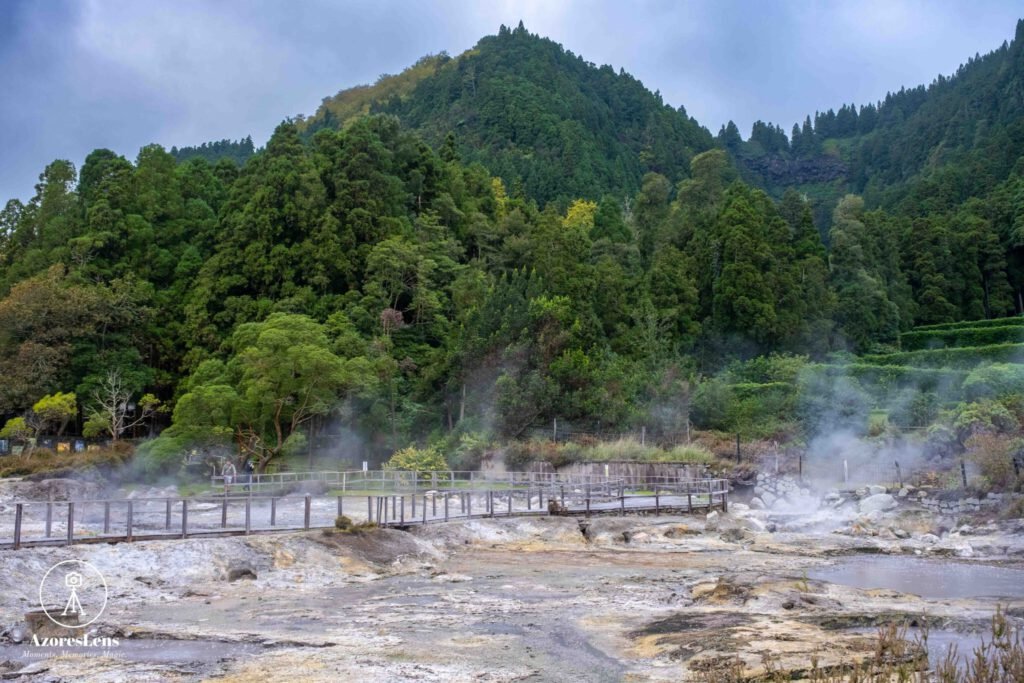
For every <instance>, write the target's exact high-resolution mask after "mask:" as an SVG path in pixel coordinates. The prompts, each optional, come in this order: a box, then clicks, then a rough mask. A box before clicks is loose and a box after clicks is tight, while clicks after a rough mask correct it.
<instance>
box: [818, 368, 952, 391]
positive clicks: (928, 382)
mask: <svg viewBox="0 0 1024 683" xmlns="http://www.w3.org/2000/svg"><path fill="white" fill-rule="evenodd" d="M818 367H819V368H820V369H821V371H823V372H826V373H828V374H830V375H834V376H835V375H848V376H850V377H854V378H856V379H857V381H858V382H860V383H861V384H862V385H864V386H879V387H881V388H887V387H893V386H898V387H903V386H912V387H917V388H920V389H921V390H923V391H936V390H939V389H953V390H956V389H958V388H959V387H960V385H961V384H963V381H964V379H965V378H966V377H967V375H968V373H969V372H970V371H969V370H966V369H965V370H952V369H948V368H922V367H913V366H909V365H870V364H868V363H850V364H849V365H820V366H818Z"/></svg>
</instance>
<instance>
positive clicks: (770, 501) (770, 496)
mask: <svg viewBox="0 0 1024 683" xmlns="http://www.w3.org/2000/svg"><path fill="white" fill-rule="evenodd" d="M761 500H762V501H764V506H765V507H766V508H770V507H771V506H772V505H774V504H775V501H776V500H778V498H777V497H776V496H775V494H774V493H769V492H768V491H765V492H764V493H763V494H762V495H761Z"/></svg>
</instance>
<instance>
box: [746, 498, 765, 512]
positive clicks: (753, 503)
mask: <svg viewBox="0 0 1024 683" xmlns="http://www.w3.org/2000/svg"><path fill="white" fill-rule="evenodd" d="M766 507H768V506H767V505H765V504H764V501H763V500H761V499H760V498H752V499H751V500H750V509H751V510H764V509H765V508H766Z"/></svg>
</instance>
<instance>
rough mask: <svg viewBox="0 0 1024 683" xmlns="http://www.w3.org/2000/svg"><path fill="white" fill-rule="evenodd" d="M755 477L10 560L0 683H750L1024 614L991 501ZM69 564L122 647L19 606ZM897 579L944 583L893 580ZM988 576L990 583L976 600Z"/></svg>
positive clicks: (1004, 524)
mask: <svg viewBox="0 0 1024 683" xmlns="http://www.w3.org/2000/svg"><path fill="white" fill-rule="evenodd" d="M759 485H760V486H761V488H762V491H760V492H759V496H758V497H759V498H760V497H761V496H763V494H764V493H765V491H767V489H768V488H769V487H772V489H773V490H772V495H774V496H775V498H776V500H773V501H771V503H772V504H771V505H764V499H763V498H761V503H762V504H761V505H758V504H757V503H754V505H752V506H748V505H745V504H740V503H734V504H733V505H731V506H730V512H729V513H728V514H724V515H723V514H712V515H710V516H709V517H708V518H705V517H699V518H697V517H674V518H668V517H660V518H655V517H625V518H618V517H595V518H592V519H589V520H581V519H577V518H571V517H545V518H529V519H494V520H477V521H471V522H453V523H450V524H447V525H445V524H438V525H430V526H427V527H424V528H421V529H417V530H414V531H412V532H408V533H407V532H403V531H397V530H377V531H372V532H367V533H363V534H341V533H323V532H309V533H296V534H282V535H274V536H259V537H249V538H241V537H236V538H225V539H208V540H187V541H181V540H176V541H161V542H151V543H135V544H119V545H98V546H91V545H90V546H77V547H72V548H70V549H69V548H34V549H27V550H21V551H16V552H15V551H10V552H4V553H2V554H0V570H2V571H0V633H2V635H0V676H2V677H3V678H5V679H14V680H32V681H73V680H89V681H147V680H152V681H164V680H171V681H176V680H182V681H186V680H187V681H192V680H225V681H253V680H293V679H297V678H301V679H304V680H307V681H320V680H323V681H337V680H353V681H356V680H378V681H405V680H418V681H479V680H483V681H519V680H535V681H603V680H607V681H619V680H629V681H669V680H672V681H679V680H706V679H707V677H708V676H710V675H711V674H710V673H709V671H714V670H715V669H722V668H727V667H734V668H735V667H736V660H737V658H738V659H739V661H740V662H741V663H742V665H741V666H742V668H743V670H744V675H746V676H748V677H754V676H756V675H758V673H763V671H764V669H763V667H764V666H765V663H764V658H765V656H766V655H768V656H769V657H770V659H771V661H772V663H771V666H774V667H776V668H780V669H783V670H788V671H791V672H794V674H795V675H797V677H799V672H800V671H806V670H807V669H808V668H809V667H810V666H811V665H812V662H817V664H818V666H820V667H828V666H833V665H837V664H839V663H841V662H850V661H856V660H858V659H860V658H863V657H866V656H868V655H869V654H870V652H871V651H872V650H873V648H874V644H875V641H874V637H873V635H872V634H871V633H870V630H871V628H872V627H875V626H878V625H880V624H883V623H886V622H888V621H892V620H909V621H916V622H917V623H924V622H927V623H929V624H931V625H932V626H933V627H936V628H942V629H946V630H948V631H952V632H956V631H972V630H977V629H979V628H981V627H983V626H984V625H985V624H986V623H987V620H988V619H989V617H990V615H991V614H992V612H993V611H994V609H995V605H996V603H997V601H998V602H1001V603H1002V604H1004V605H1007V606H1008V608H1009V610H1010V614H1011V615H1014V618H1015V619H1016V618H1018V617H1020V616H1024V593H1022V592H1021V591H1022V590H1024V588H1021V589H1020V590H1018V589H1017V588H1015V586H1024V582H1022V581H1019V580H1016V579H1017V576H1020V577H1024V570H1022V571H1021V573H1020V574H1019V575H1018V574H1016V572H1017V571H1018V569H1017V567H1018V566H1024V522H1022V521H1019V520H1010V521H994V520H992V519H989V518H988V517H991V515H988V516H985V515H984V513H985V510H983V509H981V506H980V505H979V510H978V511H972V510H967V511H965V512H962V513H961V512H960V511H959V504H958V507H957V512H955V513H953V512H942V511H941V510H933V509H931V508H929V507H927V506H925V505H924V504H922V503H921V500H922V499H921V497H920V496H919V495H917V494H915V492H913V491H908V492H907V493H906V494H905V495H901V491H886V490H882V491H878V490H871V489H865V490H863V491H860V492H858V491H853V492H831V493H828V492H827V493H826V494H825V495H824V496H823V497H821V498H815V497H814V495H813V494H812V493H811V492H810V491H807V492H806V493H803V492H801V491H800V487H799V486H795V487H794V488H793V489H788V485H781V484H780V483H779V482H769V481H767V480H765V481H762V482H760V484H759ZM784 489H786V490H784ZM779 494H781V496H780V495H779ZM911 494H914V495H911ZM837 495H838V497H836V496H837ZM878 496H885V497H886V498H882V499H879V498H877V497H878ZM890 498H891V502H890ZM779 499H781V501H783V502H782V503H779V502H778V501H779ZM840 500H842V502H841V503H840ZM752 502H753V501H752ZM950 509H951V508H950ZM70 558H80V559H84V560H87V561H88V562H90V563H92V564H93V565H95V566H96V567H97V568H99V569H100V570H101V571H102V572H103V574H104V575H105V576H106V579H107V582H108V584H109V586H110V600H109V606H108V608H107V611H106V612H105V613H104V615H103V617H102V619H101V620H100V621H99V622H97V624H96V625H94V626H93V627H91V628H92V629H93V635H94V636H107V637H112V638H114V637H116V638H117V639H118V646H117V647H112V648H109V649H107V650H104V651H100V652H97V651H94V650H90V651H83V649H82V648H69V649H65V650H64V651H58V650H55V649H52V648H51V649H47V648H40V647H36V646H35V645H34V644H33V643H32V639H31V632H30V630H31V629H30V627H29V626H28V624H27V623H26V622H25V620H24V615H25V614H26V613H27V612H30V611H32V610H34V609H37V607H38V604H37V603H38V599H37V595H36V594H37V587H38V584H39V580H40V577H41V576H42V575H43V573H44V572H45V571H46V569H47V568H48V567H49V566H51V565H52V564H53V563H55V562H57V561H60V560H64V559H70ZM851 558H852V560H851ZM853 560H856V563H851V562H853ZM846 563H851V564H846ZM890 563H897V564H890ZM907 563H909V565H908V564H907ZM953 570H955V571H953ZM830 572H832V573H830ZM865 572H867V574H868V575H867V576H866V577H865V576H863V574H864V573H865ZM890 572H891V573H892V574H893V575H895V574H898V573H900V572H902V573H903V574H904V575H905V574H907V573H908V572H909V573H910V574H911V576H913V577H922V578H921V581H928V579H927V578H924V577H928V576H934V577H937V582H933V583H935V585H934V586H931V587H932V588H933V590H930V591H923V590H917V589H916V588H915V585H914V581H910V582H909V586H902V589H894V588H891V587H886V584H887V583H888V580H887V575H888V574H889V573H890ZM986 572H1003V573H1004V574H1006V573H1007V572H1009V574H1007V575H1005V576H1004V575H1002V574H1001V575H998V576H996V577H995V578H991V577H992V576H993V575H991V574H990V573H986ZM951 575H956V576H961V575H962V577H963V581H960V582H959V583H958V584H957V586H956V589H955V590H954V589H953V588H951V587H948V586H945V584H944V583H943V581H942V580H938V579H943V577H948V576H951ZM819 577H829V578H819ZM1007 577H1008V578H1007ZM986 582H988V585H991V590H983V589H979V590H975V586H977V585H979V584H985V583H986ZM858 585H862V586H865V587H857V586H858ZM1007 586H1009V588H1007ZM965 588H966V589H965ZM944 591H945V592H946V593H948V595H947V594H944ZM920 593H925V594H927V595H928V596H929V597H921V596H920ZM983 595H984V596H989V597H979V596H983ZM865 631H867V632H865Z"/></svg>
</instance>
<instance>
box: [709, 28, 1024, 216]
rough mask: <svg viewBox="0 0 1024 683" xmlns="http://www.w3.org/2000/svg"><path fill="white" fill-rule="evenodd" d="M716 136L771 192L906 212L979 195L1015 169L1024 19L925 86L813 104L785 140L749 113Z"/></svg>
mask: <svg viewBox="0 0 1024 683" xmlns="http://www.w3.org/2000/svg"><path fill="white" fill-rule="evenodd" d="M719 141H720V142H721V143H722V144H723V145H724V146H726V147H728V148H729V149H730V150H731V151H732V152H733V154H734V155H735V157H736V158H737V159H738V160H739V162H740V164H741V166H742V167H743V169H744V171H745V175H746V177H747V179H748V180H751V181H754V182H756V183H757V184H759V185H761V186H762V187H766V188H768V189H770V190H773V191H774V192H773V193H775V194H781V191H782V190H784V189H785V188H787V187H799V188H801V189H803V190H805V191H807V192H808V194H810V195H811V196H817V197H819V198H821V199H824V200H832V201H831V203H832V204H834V200H835V199H836V198H837V197H838V196H841V194H842V193H845V192H854V193H856V194H862V195H863V196H864V198H865V200H866V202H867V203H868V205H869V206H883V207H886V208H890V209H898V210H900V211H902V212H907V213H915V214H918V213H922V212H927V211H935V210H939V209H950V208H952V207H954V206H956V205H957V204H959V203H961V202H963V201H965V200H966V199H968V198H970V197H981V196H984V195H986V194H988V193H990V192H992V191H993V190H994V189H995V188H996V186H997V185H998V184H999V183H1001V182H1002V181H1004V180H1006V179H1007V178H1008V177H1009V176H1010V175H1011V174H1012V173H1013V172H1014V171H1016V172H1020V171H1021V170H1022V167H1021V165H1020V158H1021V155H1022V154H1024V21H1020V22H1018V24H1017V30H1016V36H1015V38H1014V40H1013V41H1012V42H1011V43H1003V45H1002V46H1001V47H999V48H998V49H997V50H995V51H993V52H991V53H989V54H986V55H984V56H975V57H973V58H972V59H970V60H968V61H967V63H966V64H964V65H962V66H961V67H960V68H959V69H958V70H957V72H956V73H955V74H953V75H952V76H948V77H946V76H940V77H938V78H937V79H936V80H935V81H933V82H932V83H931V84H930V85H928V86H924V85H921V86H917V87H912V88H901V89H900V90H899V91H898V92H895V93H890V94H888V95H886V97H885V99H884V100H882V101H881V102H878V103H871V104H866V105H862V106H860V107H856V106H854V105H843V106H842V107H840V108H839V110H838V111H834V110H831V109H830V110H828V111H826V112H817V113H816V114H815V116H814V118H813V120H812V119H811V117H810V116H808V117H807V119H806V120H805V122H804V123H803V125H802V126H795V127H794V128H793V131H792V133H791V135H790V136H789V139H788V140H787V139H786V136H785V134H784V133H783V132H782V130H781V129H779V128H777V127H774V126H771V125H766V124H763V123H762V122H760V121H759V122H757V123H756V124H755V125H754V129H753V130H752V131H751V136H750V138H749V139H748V140H747V141H746V142H742V141H740V140H739V136H738V131H737V132H734V131H733V130H730V129H729V127H728V126H727V127H726V129H723V131H722V132H721V133H720V134H719ZM826 203H828V202H827V201H826ZM828 210H829V211H830V209H828ZM822 215H827V211H825V210H823V211H822Z"/></svg>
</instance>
